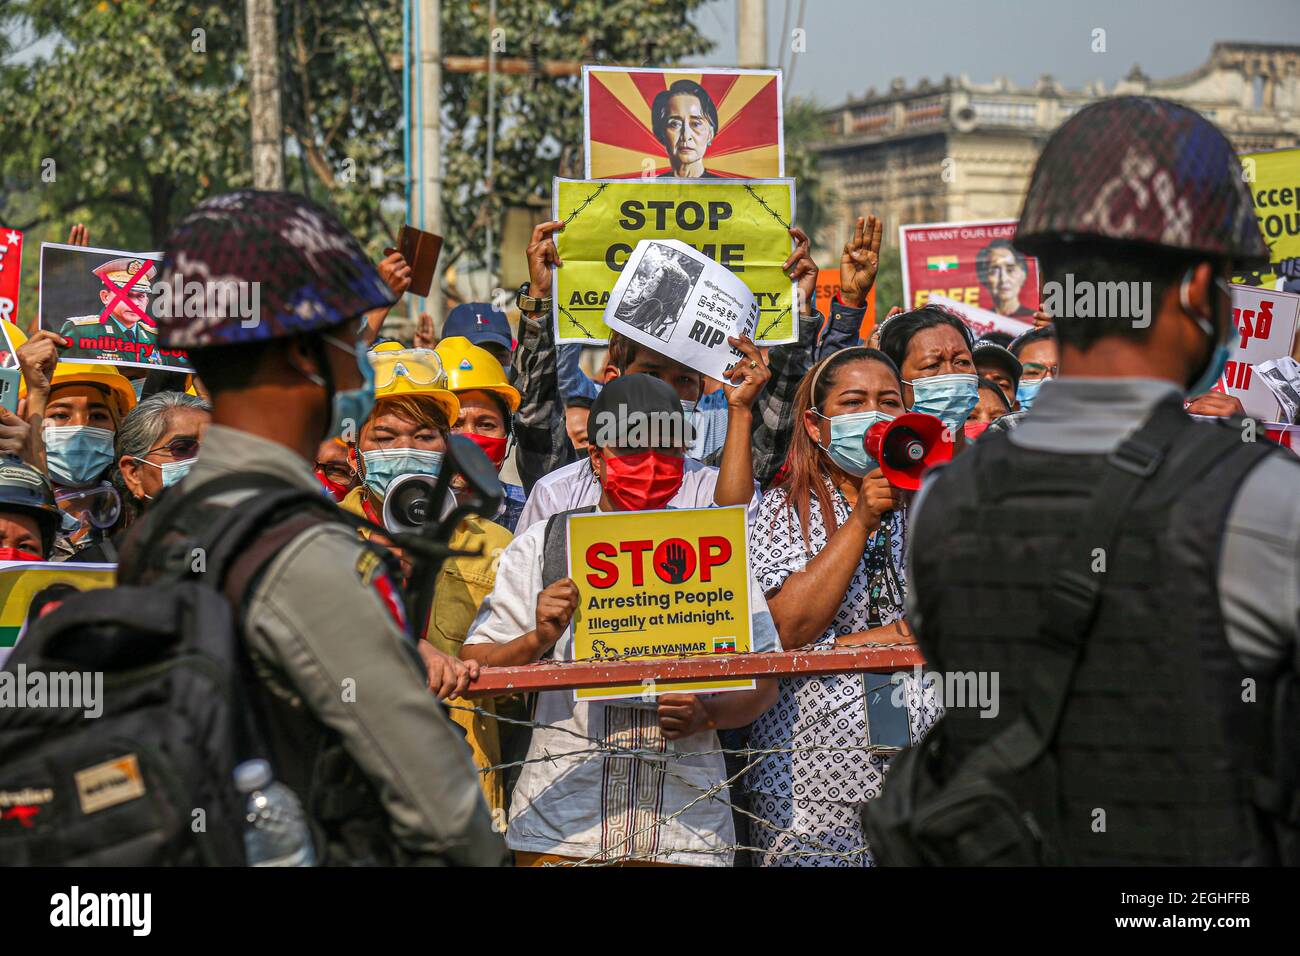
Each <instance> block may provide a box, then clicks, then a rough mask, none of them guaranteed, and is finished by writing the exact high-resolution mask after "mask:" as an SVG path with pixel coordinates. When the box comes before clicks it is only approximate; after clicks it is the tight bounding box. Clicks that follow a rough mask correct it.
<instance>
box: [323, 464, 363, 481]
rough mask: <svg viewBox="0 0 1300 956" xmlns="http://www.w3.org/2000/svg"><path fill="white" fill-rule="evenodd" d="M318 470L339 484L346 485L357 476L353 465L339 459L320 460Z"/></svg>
mask: <svg viewBox="0 0 1300 956" xmlns="http://www.w3.org/2000/svg"><path fill="white" fill-rule="evenodd" d="M316 470H317V471H319V472H320V473H321V474H322V475H324V476H325V477H326V478H328V479H329V480H330V481H332V482H334V483H335V484H338V485H346V484H348V483H349V482H351V481H352V480H353V479H354V478H356V472H354V471H353V470H352V466H351V465H348V464H346V463H344V462H339V461H328V462H327V461H318V462H316Z"/></svg>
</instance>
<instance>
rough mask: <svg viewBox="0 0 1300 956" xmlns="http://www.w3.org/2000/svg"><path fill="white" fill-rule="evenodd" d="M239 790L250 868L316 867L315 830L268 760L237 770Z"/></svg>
mask: <svg viewBox="0 0 1300 956" xmlns="http://www.w3.org/2000/svg"><path fill="white" fill-rule="evenodd" d="M235 786H236V787H237V788H238V789H239V792H240V793H242V794H244V795H245V800H244V807H245V811H246V812H245V814H244V852H245V854H246V855H247V857H248V864H249V866H315V865H316V851H315V849H314V848H313V847H312V842H311V829H310V828H309V827H308V826H307V819H306V817H305V816H304V814H303V812H302V804H301V803H299V802H298V797H297V796H296V795H295V794H294V792H293V791H292V790H290V789H289V788H288V787H286V786H285V785H284V784H282V783H277V782H276V781H275V780H273V779H272V778H271V765H270V764H269V763H267V762H266V761H265V760H260V759H259V760H245V761H244V762H243V763H241V764H240V765H239V766H237V767H236V768H235Z"/></svg>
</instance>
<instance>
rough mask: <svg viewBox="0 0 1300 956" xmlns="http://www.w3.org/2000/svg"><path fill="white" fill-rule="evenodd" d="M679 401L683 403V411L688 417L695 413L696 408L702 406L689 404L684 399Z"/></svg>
mask: <svg viewBox="0 0 1300 956" xmlns="http://www.w3.org/2000/svg"><path fill="white" fill-rule="evenodd" d="M678 401H680V402H681V403H682V411H683V412H685V413H686V414H687V415H689V414H690V413H691V412H693V411H695V408H696V406H697V405H699V404H700V403H699V402H688V401H687V400H686V399H684V398H682V399H678Z"/></svg>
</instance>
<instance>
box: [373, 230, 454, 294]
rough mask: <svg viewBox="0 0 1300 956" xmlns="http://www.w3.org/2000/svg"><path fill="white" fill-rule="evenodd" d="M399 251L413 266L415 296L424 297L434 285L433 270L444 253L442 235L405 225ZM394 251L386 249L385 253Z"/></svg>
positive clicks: (412, 278) (398, 238)
mask: <svg viewBox="0 0 1300 956" xmlns="http://www.w3.org/2000/svg"><path fill="white" fill-rule="evenodd" d="M397 251H398V252H400V253H401V254H402V258H403V259H405V260H406V263H407V265H409V266H410V267H411V288H410V292H411V294H412V295H414V296H418V297H419V298H424V297H425V296H427V295H428V294H429V289H431V288H432V287H433V270H434V269H435V268H436V267H437V265H438V256H439V255H440V254H441V253H442V236H438V235H434V234H433V233H432V232H425V231H424V230H422V229H416V228H415V227H414V226H403V227H402V231H401V234H400V235H399V236H398V237H397ZM390 252H392V250H391V249H385V250H384V254H385V255H387V254H388V253H390Z"/></svg>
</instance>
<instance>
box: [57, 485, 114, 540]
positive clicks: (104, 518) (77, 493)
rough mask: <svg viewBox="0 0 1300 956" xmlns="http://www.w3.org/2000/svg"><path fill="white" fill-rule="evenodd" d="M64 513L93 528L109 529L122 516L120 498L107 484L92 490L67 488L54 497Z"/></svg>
mask: <svg viewBox="0 0 1300 956" xmlns="http://www.w3.org/2000/svg"><path fill="white" fill-rule="evenodd" d="M54 501H55V503H56V504H57V505H58V506H59V508H60V509H62V510H63V511H64V512H67V513H68V514H70V515H72V516H73V517H74V518H79V519H80V520H81V521H82V522H89V523H90V524H91V525H92V526H93V527H95V528H100V529H102V528H111V527H112V526H113V525H114V524H115V523H116V522H117V519H118V516H119V515H121V514H122V498H121V496H120V495H118V493H117V489H116V488H114V487H113V486H112V485H110V484H109V483H108V482H106V481H105V482H101V483H100V484H98V485H96V486H94V487H93V488H67V489H64V490H63V491H60V492H58V493H57V494H56V495H55V496H54Z"/></svg>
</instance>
